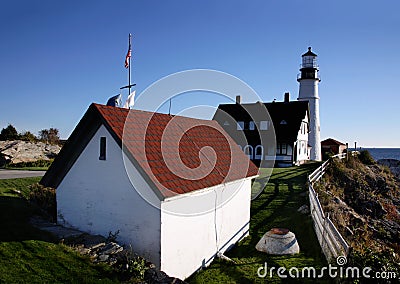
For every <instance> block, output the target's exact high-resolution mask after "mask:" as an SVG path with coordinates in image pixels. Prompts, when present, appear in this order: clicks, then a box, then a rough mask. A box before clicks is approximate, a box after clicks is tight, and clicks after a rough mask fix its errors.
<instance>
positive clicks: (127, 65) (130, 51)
mask: <svg viewBox="0 0 400 284" xmlns="http://www.w3.org/2000/svg"><path fill="white" fill-rule="evenodd" d="M131 56H132V50H131V43H130V42H129V49H128V53H127V54H126V57H125V68H128V67H129V58H131Z"/></svg>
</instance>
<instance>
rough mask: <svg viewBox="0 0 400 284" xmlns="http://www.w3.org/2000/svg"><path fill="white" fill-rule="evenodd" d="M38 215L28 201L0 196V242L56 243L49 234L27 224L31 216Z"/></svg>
mask: <svg viewBox="0 0 400 284" xmlns="http://www.w3.org/2000/svg"><path fill="white" fill-rule="evenodd" d="M37 213H40V212H39V211H37V209H35V208H34V206H32V205H31V204H30V203H29V202H28V201H26V200H25V199H23V198H20V197H12V196H0V228H1V230H0V242H10V241H24V240H41V241H47V242H56V241H57V240H56V238H55V237H54V236H52V235H51V234H50V233H47V232H44V231H41V230H39V229H37V228H35V227H33V226H32V225H31V224H30V223H29V218H30V216H32V214H37Z"/></svg>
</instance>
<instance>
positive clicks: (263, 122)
mask: <svg viewBox="0 0 400 284" xmlns="http://www.w3.org/2000/svg"><path fill="white" fill-rule="evenodd" d="M260 130H268V120H261V121H260Z"/></svg>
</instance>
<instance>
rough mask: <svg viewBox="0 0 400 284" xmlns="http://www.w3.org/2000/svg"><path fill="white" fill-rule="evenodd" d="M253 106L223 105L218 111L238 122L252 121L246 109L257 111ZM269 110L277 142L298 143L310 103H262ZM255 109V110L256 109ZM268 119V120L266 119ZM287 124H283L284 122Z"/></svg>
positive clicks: (254, 104) (255, 104) (254, 105)
mask: <svg viewBox="0 0 400 284" xmlns="http://www.w3.org/2000/svg"><path fill="white" fill-rule="evenodd" d="M259 104H260V103H259V102H257V103H253V104H221V105H219V106H218V109H220V110H222V111H224V112H226V113H227V114H229V115H231V116H232V117H233V118H234V119H235V120H236V121H249V120H252V119H251V118H250V115H249V114H248V113H247V111H246V110H245V109H248V110H250V109H252V110H254V109H257V108H256V107H257V105H259ZM262 104H264V105H265V107H266V108H267V110H268V113H269V115H270V117H271V120H272V122H273V124H274V128H275V135H276V139H277V142H288V143H292V142H294V141H296V139H297V134H298V131H299V129H300V125H301V121H302V120H303V119H304V118H305V116H306V113H307V114H309V108H308V101H290V102H272V103H262ZM254 107H255V108H254ZM265 119H268V118H265ZM283 120H284V121H285V122H286V124H281V122H282V121H283Z"/></svg>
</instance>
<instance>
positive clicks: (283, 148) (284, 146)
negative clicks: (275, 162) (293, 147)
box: [276, 143, 287, 155]
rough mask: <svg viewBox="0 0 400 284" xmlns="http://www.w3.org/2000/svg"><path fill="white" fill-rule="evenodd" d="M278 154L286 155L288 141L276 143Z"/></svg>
mask: <svg viewBox="0 0 400 284" xmlns="http://www.w3.org/2000/svg"><path fill="white" fill-rule="evenodd" d="M276 154H277V155H286V154H287V144H286V143H278V144H277V145H276Z"/></svg>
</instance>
